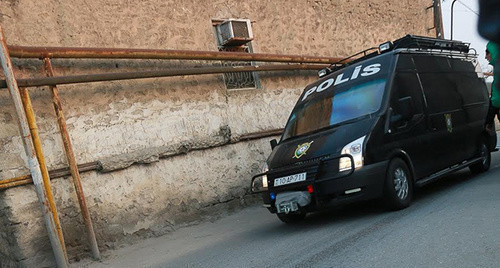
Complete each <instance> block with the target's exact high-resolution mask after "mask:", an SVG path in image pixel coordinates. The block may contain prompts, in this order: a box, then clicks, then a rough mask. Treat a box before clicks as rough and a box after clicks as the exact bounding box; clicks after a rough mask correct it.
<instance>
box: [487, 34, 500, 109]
mask: <svg viewBox="0 0 500 268" xmlns="http://www.w3.org/2000/svg"><path fill="white" fill-rule="evenodd" d="M486 49H488V51H489V52H490V55H491V61H490V64H491V65H492V66H493V83H492V84H491V105H493V106H494V107H496V108H500V88H499V86H498V83H499V81H500V78H498V75H499V72H500V70H497V69H498V68H500V66H498V68H496V67H497V66H495V65H496V64H497V63H498V61H499V60H500V59H499V58H498V56H499V53H500V46H499V45H498V44H495V43H493V42H491V41H490V42H488V44H487V45H486Z"/></svg>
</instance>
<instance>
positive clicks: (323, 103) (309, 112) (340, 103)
mask: <svg viewBox="0 0 500 268" xmlns="http://www.w3.org/2000/svg"><path fill="white" fill-rule="evenodd" d="M385 84H386V78H379V79H375V80H368V81H365V82H363V83H360V84H357V85H349V87H347V85H346V86H339V87H337V88H336V89H335V90H332V91H331V92H330V93H329V94H327V95H318V96H316V97H315V98H311V99H309V100H307V101H304V102H302V103H300V104H299V105H297V106H296V107H295V109H294V110H293V112H292V115H291V116H290V119H289V120H288V122H287V124H286V127H285V131H284V134H283V139H282V140H286V139H288V138H291V137H294V136H299V135H302V134H306V133H310V132H314V131H316V130H319V129H322V128H326V127H329V126H333V125H338V124H342V123H343V122H346V121H350V120H353V119H356V118H359V117H362V116H365V115H368V114H372V113H375V112H377V111H378V110H379V109H380V106H381V104H382V98H383V95H384V89H385Z"/></svg>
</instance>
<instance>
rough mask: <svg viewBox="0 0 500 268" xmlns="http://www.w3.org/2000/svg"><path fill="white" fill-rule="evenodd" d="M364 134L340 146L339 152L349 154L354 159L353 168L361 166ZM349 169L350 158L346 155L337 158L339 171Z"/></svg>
mask: <svg viewBox="0 0 500 268" xmlns="http://www.w3.org/2000/svg"><path fill="white" fill-rule="evenodd" d="M365 138H366V136H363V137H361V138H359V139H357V140H355V141H353V142H351V143H349V144H347V145H346V146H344V148H342V151H341V154H348V155H351V156H352V158H353V159H354V168H355V169H356V168H360V167H362V166H363V143H364V141H365ZM350 169H351V159H349V158H348V157H342V158H340V160H339V172H342V171H346V170H350Z"/></svg>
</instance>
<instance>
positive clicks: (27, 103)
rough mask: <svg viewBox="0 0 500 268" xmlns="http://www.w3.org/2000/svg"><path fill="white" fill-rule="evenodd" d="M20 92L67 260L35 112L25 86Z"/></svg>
mask: <svg viewBox="0 0 500 268" xmlns="http://www.w3.org/2000/svg"><path fill="white" fill-rule="evenodd" d="M20 93H21V100H22V101H23V105H24V112H25V113H26V118H27V119H28V125H29V127H30V132H31V138H32V140H33V145H34V146H35V153H36V158H37V159H38V163H40V170H41V172H42V179H43V186H44V188H45V192H46V193H47V200H48V201H49V206H50V210H51V211H52V216H53V217H54V224H55V226H56V231H57V235H58V236H59V241H60V242H61V247H62V249H63V252H64V257H65V258H66V261H67V260H68V254H67V252H66V244H65V243H64V235H63V232H62V228H61V221H60V220H59V215H58V213H57V208H56V204H55V202H54V195H53V194H52V187H51V185H50V177H49V171H48V170H47V165H46V164H45V156H44V155H43V149H42V142H41V140H40V135H39V133H38V127H37V125H36V118H35V113H34V112H33V105H31V98H30V95H29V92H28V89H27V88H20Z"/></svg>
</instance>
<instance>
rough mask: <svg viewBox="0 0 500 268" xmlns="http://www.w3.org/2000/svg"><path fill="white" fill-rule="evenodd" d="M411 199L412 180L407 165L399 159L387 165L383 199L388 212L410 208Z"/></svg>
mask: <svg viewBox="0 0 500 268" xmlns="http://www.w3.org/2000/svg"><path fill="white" fill-rule="evenodd" d="M412 197H413V180H412V176H411V173H410V169H409V168H408V165H406V163H405V162H404V161H403V160H401V159H400V158H395V159H393V160H391V162H390V163H389V168H388V169H387V174H386V178H385V189H384V199H385V203H386V205H387V207H388V208H389V209H390V210H400V209H403V208H407V207H408V206H410V203H411V199H412Z"/></svg>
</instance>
